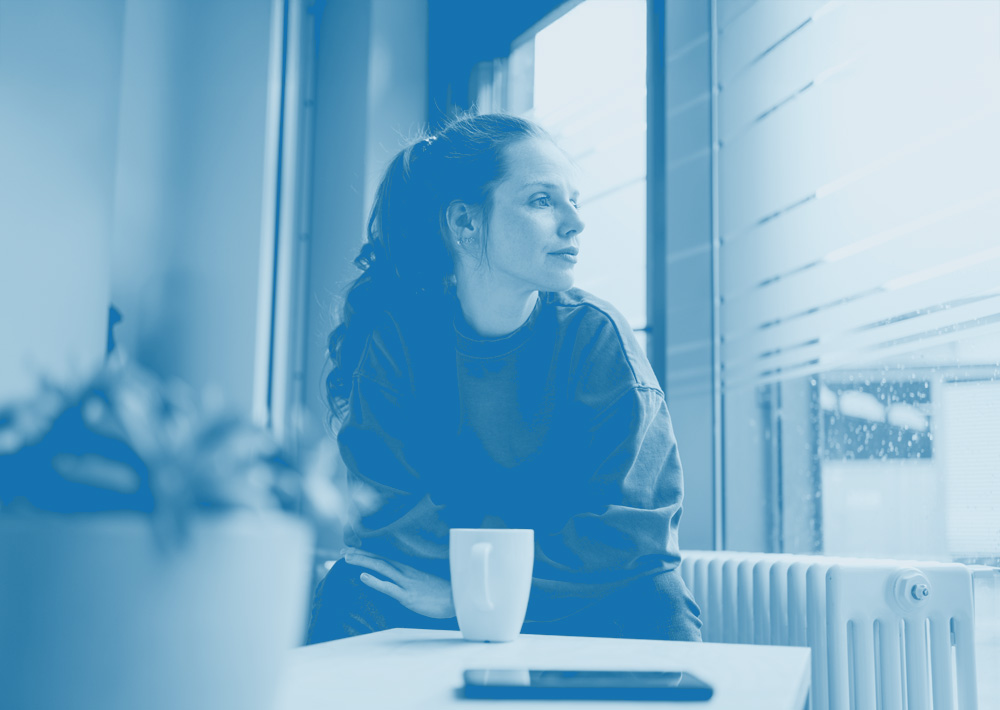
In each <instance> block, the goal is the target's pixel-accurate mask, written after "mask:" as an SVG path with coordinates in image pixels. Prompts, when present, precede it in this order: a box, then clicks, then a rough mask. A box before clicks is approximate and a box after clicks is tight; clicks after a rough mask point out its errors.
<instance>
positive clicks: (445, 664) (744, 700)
mask: <svg viewBox="0 0 1000 710" xmlns="http://www.w3.org/2000/svg"><path fill="white" fill-rule="evenodd" d="M467 668H539V669H560V668H561V669H574V670H587V669H608V670H669V671H678V670H679V671H690V672H692V673H694V674H695V675H697V676H699V677H701V678H702V679H704V680H705V681H707V682H708V683H709V684H711V685H712V686H713V688H714V689H715V694H714V695H713V696H712V699H711V700H709V701H708V702H686V703H673V702H672V703H661V704H660V705H661V706H668V707H670V708H672V709H673V708H676V710H681V709H682V708H683V709H684V710H720V709H722V708H740V710H753V709H756V708H760V710H803V708H804V707H805V703H806V695H807V693H808V690H809V677H810V666H809V649H807V648H790V647H782V646H745V645H738V644H721V643H682V642H677V641H642V640H635V639H606V638H580V637H575V636H534V635H522V636H521V637H520V638H518V639H517V640H516V641H512V642H511V643H496V644H493V643H471V642H468V641H463V640H462V638H461V635H460V634H459V633H458V632H452V631H426V630H418V629H392V630H390V631H381V632H379V633H376V634H367V635H365V636H356V637H354V638H348V639H342V640H340V641H330V642H327V643H323V644H316V645H314V646H305V647H303V648H297V649H295V650H294V651H292V652H291V654H290V657H289V662H288V665H287V667H286V669H285V676H284V679H283V684H282V688H281V692H280V696H279V701H278V703H277V704H276V706H275V707H276V708H278V709H279V710H311V709H312V708H316V709H317V710H320V709H321V710H340V709H341V708H352V709H353V708H370V709H371V710H381V709H382V708H392V709H393V710H396V709H404V708H428V709H436V708H446V707H470V708H471V707H472V706H475V707H497V706H503V707H511V708H513V707H516V708H520V709H521V710H552V708H553V707H554V706H556V707H561V708H566V707H568V706H570V705H569V704H568V703H567V702H566V701H558V702H553V701H525V700H507V701H499V700H466V699H465V698H464V697H462V695H461V688H462V672H463V671H464V670H465V669H467ZM580 705H581V704H580V703H576V704H574V705H573V707H577V706H580ZM650 705H651V703H648V702H638V703H637V702H597V701H586V702H585V703H583V707H587V708H595V709H596V708H602V709H603V708H628V709H629V710H636V709H637V708H642V707H649V706H650Z"/></svg>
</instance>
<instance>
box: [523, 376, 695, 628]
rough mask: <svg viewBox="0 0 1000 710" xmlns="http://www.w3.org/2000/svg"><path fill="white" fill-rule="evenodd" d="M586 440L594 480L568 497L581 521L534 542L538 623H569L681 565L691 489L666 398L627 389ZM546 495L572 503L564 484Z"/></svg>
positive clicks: (533, 611) (533, 613)
mask: <svg viewBox="0 0 1000 710" xmlns="http://www.w3.org/2000/svg"><path fill="white" fill-rule="evenodd" d="M581 441H582V443H583V447H584V451H583V455H581V456H580V457H578V458H577V460H579V461H584V462H587V465H588V466H589V469H588V475H587V477H586V479H585V480H584V481H583V482H582V485H580V486H578V487H576V488H575V489H574V490H573V491H572V493H571V498H572V504H573V505H575V506H576V510H579V511H580V512H579V513H576V514H574V515H571V517H569V519H568V520H565V523H564V524H563V525H562V526H561V527H559V528H557V529H552V530H550V531H548V532H547V533H542V534H539V535H536V551H535V555H536V557H535V572H534V577H535V579H534V582H533V586H532V593H531V599H530V602H529V607H528V618H529V619H530V620H533V621H544V620H552V619H557V618H561V617H564V616H566V615H568V614H570V613H573V612H574V611H577V610H579V609H581V608H583V607H586V606H588V605H590V604H592V603H593V602H594V601H596V600H597V599H599V598H601V597H604V596H606V595H607V594H609V593H610V592H611V591H614V590H615V589H617V588H620V587H621V586H622V585H624V584H625V583H627V582H629V581H631V580H634V579H636V578H638V577H643V576H646V575H651V574H655V573H657V572H663V571H667V570H670V569H673V568H675V567H676V566H677V565H678V564H679V562H680V553H679V548H678V542H677V530H678V524H679V522H680V517H681V502H682V499H683V494H684V493H683V491H684V487H683V480H682V474H681V463H680V457H679V456H678V453H677V443H676V441H675V439H674V433H673V427H672V426H671V422H670V415H669V413H668V412H667V407H666V403H665V402H664V399H663V394H662V393H661V392H660V391H659V390H658V389H655V388H652V387H642V386H636V387H633V388H631V389H629V390H628V391H626V392H625V393H624V394H622V395H620V396H619V397H618V398H617V399H615V400H614V401H613V402H612V403H611V404H609V405H608V406H607V407H605V408H604V409H603V410H601V411H600V412H599V413H598V414H596V415H595V416H594V417H593V418H592V421H591V423H590V427H589V428H588V430H587V431H586V432H585V433H583V434H582V435H581ZM557 489H558V490H557ZM539 494H540V495H542V496H548V497H549V498H550V499H551V500H558V499H559V497H560V496H561V497H565V496H566V485H565V481H562V482H560V481H554V482H553V490H551V491H547V490H541V491H539Z"/></svg>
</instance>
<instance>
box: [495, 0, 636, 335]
mask: <svg viewBox="0 0 1000 710" xmlns="http://www.w3.org/2000/svg"><path fill="white" fill-rule="evenodd" d="M541 25H542V26H541V27H540V28H535V29H533V30H531V31H529V32H528V33H526V34H525V35H523V36H522V37H520V38H519V39H517V40H516V41H515V42H514V44H513V46H512V50H511V56H510V59H509V62H508V66H507V74H506V77H507V79H506V81H507V87H506V96H505V101H504V103H505V104H506V106H505V108H507V109H508V110H510V111H511V112H513V113H517V114H519V115H522V116H525V117H526V118H530V119H532V120H533V121H535V122H537V123H539V124H540V125H541V126H542V127H544V128H545V129H546V130H548V131H549V133H551V134H552V136H553V137H554V138H555V140H556V142H557V143H558V144H559V145H560V146H561V147H562V148H563V149H564V150H566V151H567V152H568V153H569V155H570V157H571V158H572V159H573V161H574V162H575V163H576V164H577V165H578V166H579V167H580V169H581V179H582V182H581V185H580V193H581V209H582V215H583V218H584V220H585V222H586V224H587V228H586V231H585V232H584V234H583V237H582V239H583V248H582V249H581V252H580V263H579V264H578V266H577V269H576V275H577V279H576V283H577V286H579V287H580V288H583V289H585V290H587V291H590V292H591V293H593V294H595V295H596V296H598V297H600V298H604V299H606V300H608V301H610V302H611V303H612V304H614V306H615V307H617V308H618V309H619V310H620V311H621V312H622V313H623V314H624V315H625V317H626V318H627V319H628V321H629V323H631V325H632V327H633V328H634V329H635V330H636V331H637V332H636V336H637V337H638V339H639V341H640V343H641V344H643V345H644V344H645V335H646V333H645V328H646V325H647V319H646V271H645V269H646V266H645V264H646V44H645V37H646V5H645V3H644V2H642V1H641V0H640V1H635V0H631V1H626V2H601V1H600V0H585V1H584V2H580V3H578V4H572V3H570V4H569V6H568V7H565V6H564V7H563V8H561V9H560V10H557V12H556V16H555V17H554V18H549V19H548V20H547V21H546V20H543V22H542V23H541ZM494 76H495V75H494ZM481 95H482V94H481ZM492 95H495V91H494V92H492ZM481 108H482V101H481Z"/></svg>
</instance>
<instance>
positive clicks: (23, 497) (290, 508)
mask: <svg viewBox="0 0 1000 710" xmlns="http://www.w3.org/2000/svg"><path fill="white" fill-rule="evenodd" d="M298 434H299V437H297V438H299V439H300V441H301V443H299V444H298V445H297V446H296V447H295V449H294V450H292V449H290V448H282V447H280V446H279V445H278V444H277V442H276V441H275V440H274V438H273V437H272V436H271V435H270V433H269V432H268V431H266V430H264V429H262V428H260V427H257V426H255V425H253V424H252V423H251V422H249V421H248V420H247V419H246V418H245V417H242V416H239V415H237V414H235V413H233V412H232V411H229V410H227V409H226V408H225V407H224V405H223V403H222V401H221V398H220V397H218V396H213V395H212V394H211V393H203V394H201V395H200V396H199V395H198V393H196V392H195V391H194V390H193V389H192V388H191V387H189V386H187V385H186V384H183V383H181V382H178V381H171V382H163V381H162V380H160V379H159V378H158V377H156V376H155V375H153V374H152V373H150V372H148V371H146V370H143V369H142V368H140V367H138V366H136V365H133V364H128V363H115V364H107V365H106V366H105V367H104V368H103V369H102V370H101V371H100V372H98V374H97V375H96V376H95V377H94V378H93V379H92V380H91V381H89V382H87V383H86V384H84V385H82V386H80V387H77V388H73V389H67V388H61V387H57V386H55V385H52V384H49V383H46V384H44V385H43V387H42V390H41V392H39V393H38V394H37V396H35V397H34V398H32V399H30V400H28V401H25V402H21V403H18V404H16V405H13V406H7V407H0V505H2V506H3V510H2V511H0V514H13V513H15V512H17V511H22V512H28V511H33V510H41V511H51V512H56V513H67V514H80V513H95V512H101V511H114V510H133V511H142V512H146V513H148V514H150V515H151V517H152V522H153V525H154V528H155V530H156V532H157V536H158V538H159V540H160V541H161V543H164V544H166V545H171V544H174V545H175V544H178V543H180V542H181V541H183V539H184V538H185V535H186V532H187V529H188V525H189V523H190V521H191V519H192V517H193V516H195V515H211V514H218V513H222V512H225V511H233V510H248V511H267V510H284V511H285V512H288V513H291V514H294V515H297V516H300V517H303V518H305V519H306V520H307V521H309V522H311V523H312V524H313V526H314V527H315V529H316V533H317V543H318V544H319V546H320V547H322V548H328V549H329V548H333V549H336V548H337V547H339V546H340V545H341V544H342V542H343V535H344V530H345V528H346V527H348V526H349V525H350V524H351V523H352V522H353V521H354V520H355V519H356V518H357V512H356V511H357V510H358V509H359V507H360V508H364V507H366V506H367V505H368V501H369V499H370V497H371V493H370V491H368V490H366V489H360V488H358V487H357V486H356V484H355V485H354V486H351V487H349V485H348V477H347V475H346V470H345V469H344V466H343V462H342V461H341V460H340V456H339V454H338V452H337V447H336V444H335V443H334V442H333V441H332V439H331V438H330V437H329V436H325V435H324V434H323V433H322V432H313V433H312V434H311V435H308V434H307V433H306V432H298Z"/></svg>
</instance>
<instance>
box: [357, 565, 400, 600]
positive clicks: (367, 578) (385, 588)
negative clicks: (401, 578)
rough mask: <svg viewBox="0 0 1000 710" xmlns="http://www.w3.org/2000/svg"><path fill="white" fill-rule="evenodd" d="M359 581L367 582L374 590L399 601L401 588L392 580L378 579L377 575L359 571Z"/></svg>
mask: <svg viewBox="0 0 1000 710" xmlns="http://www.w3.org/2000/svg"><path fill="white" fill-rule="evenodd" d="M361 581H362V582H363V583H365V584H367V585H368V586H369V587H371V588H372V589H374V590H375V591H376V592H382V593H383V594H385V595H387V596H390V597H392V598H393V599H395V600H396V601H400V596H401V595H402V593H403V590H402V589H400V588H399V587H398V586H396V585H395V584H393V583H392V582H387V581H386V580H384V579H379V578H378V577H373V576H372V575H370V574H368V573H367V572H362V573H361Z"/></svg>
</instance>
